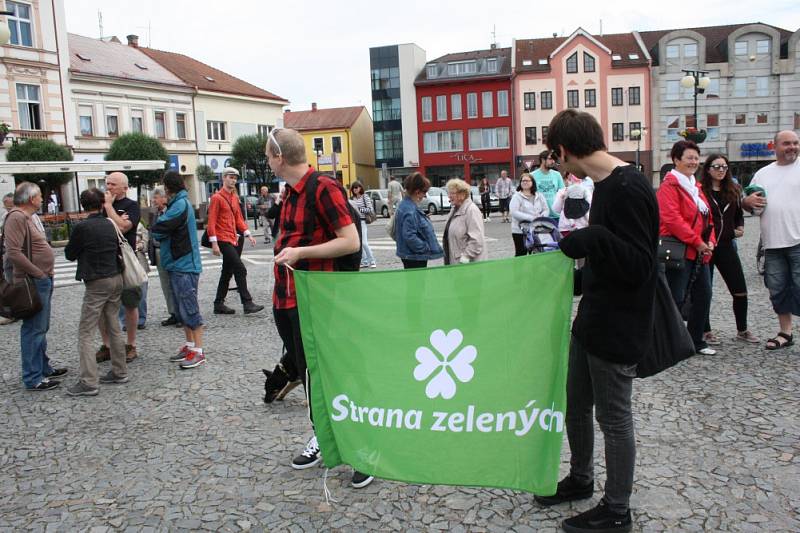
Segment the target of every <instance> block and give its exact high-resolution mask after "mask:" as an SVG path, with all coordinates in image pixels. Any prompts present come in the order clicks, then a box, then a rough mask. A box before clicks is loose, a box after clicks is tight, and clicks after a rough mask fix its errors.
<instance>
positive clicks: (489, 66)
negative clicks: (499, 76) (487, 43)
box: [486, 57, 497, 73]
mask: <svg viewBox="0 0 800 533" xmlns="http://www.w3.org/2000/svg"><path fill="white" fill-rule="evenodd" d="M486 70H487V71H488V72H492V73H494V72H497V59H496V58H494V57H491V58H489V59H487V60H486Z"/></svg>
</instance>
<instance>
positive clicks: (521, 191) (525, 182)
mask: <svg viewBox="0 0 800 533" xmlns="http://www.w3.org/2000/svg"><path fill="white" fill-rule="evenodd" d="M510 210H511V238H512V239H514V255H515V256H520V255H527V254H529V253H530V251H528V250H526V249H525V239H524V237H523V235H522V227H521V226H520V223H523V224H524V223H526V222H533V221H534V220H536V219H537V218H539V217H546V216H548V215H549V214H550V208H549V207H547V200H545V198H544V195H542V193H539V192H536V182H535V181H534V180H533V177H532V176H531V175H530V174H528V173H527V172H526V173H525V174H523V175H522V176H520V177H519V187H517V192H515V193H514V195H513V196H512V197H511V205H510Z"/></svg>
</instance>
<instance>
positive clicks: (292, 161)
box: [267, 128, 307, 166]
mask: <svg viewBox="0 0 800 533" xmlns="http://www.w3.org/2000/svg"><path fill="white" fill-rule="evenodd" d="M275 144H277V145H278V150H275V148H274V146H273V145H275ZM267 150H269V151H270V153H271V154H272V155H273V156H277V155H278V151H280V155H281V157H283V159H284V160H286V163H287V164H288V165H292V166H294V165H302V164H303V163H306V162H307V160H306V144H305V142H304V141H303V136H302V135H300V134H299V133H298V132H297V131H295V130H292V129H288V128H275V129H274V130H272V134H271V135H270V136H269V137H268V140H267Z"/></svg>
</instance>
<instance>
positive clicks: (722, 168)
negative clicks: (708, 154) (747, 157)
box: [711, 165, 728, 170]
mask: <svg viewBox="0 0 800 533" xmlns="http://www.w3.org/2000/svg"><path fill="white" fill-rule="evenodd" d="M711 168H713V169H714V170H728V165H711Z"/></svg>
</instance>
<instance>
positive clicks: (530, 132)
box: [525, 126, 536, 144]
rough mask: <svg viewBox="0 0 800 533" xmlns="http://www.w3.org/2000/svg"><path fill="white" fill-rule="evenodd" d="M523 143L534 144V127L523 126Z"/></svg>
mask: <svg viewBox="0 0 800 533" xmlns="http://www.w3.org/2000/svg"><path fill="white" fill-rule="evenodd" d="M525 144H536V127H535V126H534V127H530V128H525Z"/></svg>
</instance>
